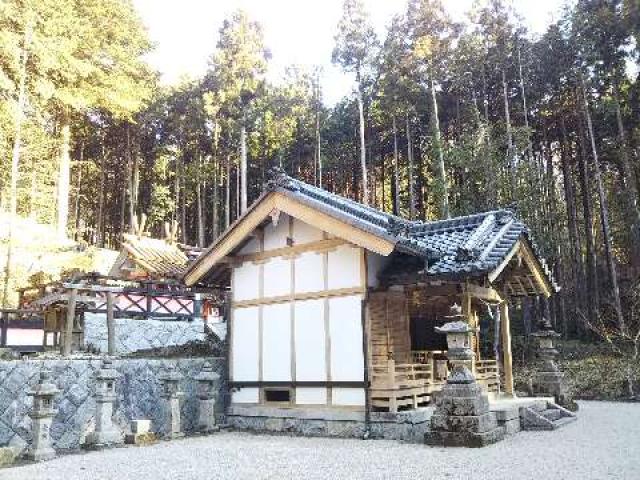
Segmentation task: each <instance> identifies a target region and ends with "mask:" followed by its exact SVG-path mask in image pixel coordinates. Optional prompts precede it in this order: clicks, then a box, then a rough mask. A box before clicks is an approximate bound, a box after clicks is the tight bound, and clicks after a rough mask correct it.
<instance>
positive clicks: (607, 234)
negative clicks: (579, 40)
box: [582, 79, 625, 331]
mask: <svg viewBox="0 0 640 480" xmlns="http://www.w3.org/2000/svg"><path fill="white" fill-rule="evenodd" d="M582 96H583V100H584V114H585V117H586V119H587V129H588V132H589V138H590V139H591V154H592V155H593V165H594V175H595V178H596V185H597V187H598V198H599V200H600V219H601V222H602V234H603V237H604V239H603V240H604V253H605V256H606V260H607V267H608V270H609V280H610V281H611V293H612V294H613V302H614V308H615V311H616V317H617V320H618V327H619V328H620V330H621V331H624V330H625V325H624V317H623V316H622V304H621V303H620V289H619V288H618V275H617V273H616V264H615V261H614V258H613V248H612V240H611V231H610V229H609V209H608V205H607V197H606V195H605V193H604V186H603V184H602V178H601V175H600V161H599V159H598V150H597V148H596V139H595V136H594V133H593V123H592V121H591V112H590V111H589V101H588V100H587V92H586V88H585V85H584V79H582Z"/></svg>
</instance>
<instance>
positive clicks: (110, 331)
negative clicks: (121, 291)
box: [107, 292, 116, 355]
mask: <svg viewBox="0 0 640 480" xmlns="http://www.w3.org/2000/svg"><path fill="white" fill-rule="evenodd" d="M115 327H116V326H115V321H114V319H113V292H107V352H108V353H109V355H115V354H116V332H115Z"/></svg>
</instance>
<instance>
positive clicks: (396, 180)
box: [393, 116, 400, 215]
mask: <svg viewBox="0 0 640 480" xmlns="http://www.w3.org/2000/svg"><path fill="white" fill-rule="evenodd" d="M393 214H394V215H400V167H399V165H398V129H397V128H396V117H395V116H394V117H393Z"/></svg>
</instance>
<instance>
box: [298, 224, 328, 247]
mask: <svg viewBox="0 0 640 480" xmlns="http://www.w3.org/2000/svg"><path fill="white" fill-rule="evenodd" d="M322 238H323V232H322V230H320V229H317V228H315V227H313V226H312V225H309V224H308V223H305V222H302V221H300V220H298V219H294V220H293V241H294V243H295V245H300V244H303V243H311V242H318V241H320V240H322Z"/></svg>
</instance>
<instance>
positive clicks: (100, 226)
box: [96, 134, 107, 248]
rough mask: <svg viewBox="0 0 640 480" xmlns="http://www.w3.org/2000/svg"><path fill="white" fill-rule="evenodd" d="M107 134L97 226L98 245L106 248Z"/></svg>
mask: <svg viewBox="0 0 640 480" xmlns="http://www.w3.org/2000/svg"><path fill="white" fill-rule="evenodd" d="M106 139H107V136H106V134H103V135H102V146H101V150H102V155H101V156H100V199H99V200H98V221H97V226H96V230H97V231H96V237H97V239H96V242H97V244H98V246H100V247H101V248H104V194H105V192H104V189H105V183H106V182H105V172H106V167H107V165H106V163H107V162H106V155H107V151H106V147H105V142H106Z"/></svg>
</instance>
